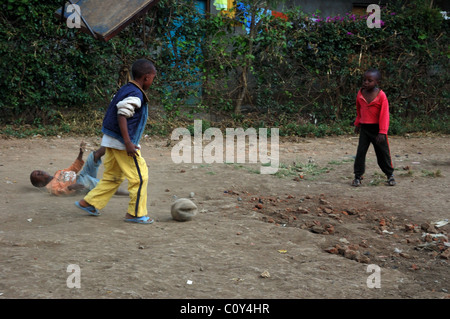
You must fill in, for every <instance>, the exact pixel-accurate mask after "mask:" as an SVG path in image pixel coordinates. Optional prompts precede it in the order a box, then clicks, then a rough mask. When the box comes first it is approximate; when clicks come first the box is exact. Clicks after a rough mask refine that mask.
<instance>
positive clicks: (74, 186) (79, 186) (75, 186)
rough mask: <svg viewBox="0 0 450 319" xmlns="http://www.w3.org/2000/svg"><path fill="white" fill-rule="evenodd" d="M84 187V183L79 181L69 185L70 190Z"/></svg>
mask: <svg viewBox="0 0 450 319" xmlns="http://www.w3.org/2000/svg"><path fill="white" fill-rule="evenodd" d="M83 188H84V185H82V184H78V183H75V184H72V185H69V186H67V189H68V190H69V191H77V190H81V189H83Z"/></svg>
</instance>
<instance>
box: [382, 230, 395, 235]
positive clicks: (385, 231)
mask: <svg viewBox="0 0 450 319" xmlns="http://www.w3.org/2000/svg"><path fill="white" fill-rule="evenodd" d="M383 233H385V234H389V235H392V234H393V232H391V231H387V230H386V229H385V230H383Z"/></svg>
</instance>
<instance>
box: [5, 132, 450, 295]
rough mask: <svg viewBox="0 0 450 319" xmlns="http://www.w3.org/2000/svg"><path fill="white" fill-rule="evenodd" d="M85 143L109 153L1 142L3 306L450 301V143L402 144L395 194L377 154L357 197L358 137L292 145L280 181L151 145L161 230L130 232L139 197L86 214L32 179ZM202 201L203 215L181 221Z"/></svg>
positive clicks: (163, 142) (44, 142)
mask: <svg viewBox="0 0 450 319" xmlns="http://www.w3.org/2000/svg"><path fill="white" fill-rule="evenodd" d="M82 139H84V140H85V141H86V142H87V143H88V147H89V149H91V150H93V149H95V148H96V147H98V145H99V142H100V139H99V138H98V137H84V138H81V137H80V138H74V137H52V138H46V137H41V136H35V137H33V138H30V139H0V299H31V298H33V299H35V298H37V299H41V298H58V299H78V298H88V299H90V298H105V299H110V298H111V299H112V298H114V299H116V298H117V299H118V298H125V299H129V298H146V299H147V298H148V299H150V298H151V299H160V298H161V299H162V298H169V299H172V298H176V299H184V298H190V299H197V298H199V299H200V298H201V299H216V298H233V299H234V298H243V299H247V298H252V299H269V298H270V299H309V298H318V299H329V298H337V299H386V298H396V299H397V298H399V299H424V298H427V299H446V298H450V272H449V258H450V256H449V255H450V254H449V253H450V247H449V245H448V242H447V240H448V233H449V231H450V224H446V225H443V226H440V224H437V225H435V224H433V223H435V222H439V221H444V220H445V219H448V218H449V217H450V213H449V203H450V198H449V193H450V192H449V191H450V137H448V136H426V135H425V136H423V135H422V136H420V137H417V136H409V137H391V138H390V146H391V152H392V159H393V162H394V166H395V168H396V173H395V174H396V179H397V182H398V184H397V185H396V186H395V187H390V186H387V185H385V183H384V177H383V176H381V171H380V169H379V168H378V166H377V164H376V159H375V154H374V152H373V148H372V147H371V148H370V150H369V153H368V155H367V172H366V175H365V178H364V180H363V185H362V186H361V187H359V188H354V187H351V186H350V183H351V179H352V168H353V155H354V154H355V151H356V147H357V138H356V137H355V136H342V137H332V138H320V139H315V138H298V139H291V140H286V141H282V143H280V162H281V164H282V165H281V168H282V169H280V170H279V172H278V173H277V174H276V175H261V174H258V171H259V168H260V166H261V164H260V163H257V164H248V163H247V164H233V163H231V164H230V163H228V164H225V163H219V164H217V163H214V164H205V163H200V164H195V163H191V164H188V163H182V164H174V163H173V161H172V160H171V157H170V154H171V149H172V146H173V142H172V145H171V146H168V143H167V141H168V140H167V139H158V138H153V137H152V138H149V137H146V138H145V139H144V141H143V142H142V154H143V156H144V158H145V159H146V161H147V164H148V166H149V175H150V176H149V189H148V208H149V212H150V216H151V217H153V218H154V219H155V223H154V224H151V225H136V224H130V223H125V222H123V217H124V215H125V211H126V207H127V204H128V198H127V197H123V196H115V197H113V198H112V200H111V201H110V202H109V204H108V205H107V206H106V208H105V209H103V210H102V215H101V216H99V217H94V216H89V215H87V214H85V213H84V212H82V211H81V210H79V209H78V208H77V207H76V206H75V205H74V202H75V201H76V200H78V199H81V198H82V194H78V195H74V196H66V197H56V196H51V195H49V194H47V193H46V192H45V191H43V190H42V189H38V188H35V187H33V186H32V185H31V184H30V181H29V174H30V172H31V171H32V170H34V169H42V170H45V171H47V172H49V173H54V172H55V171H56V170H58V169H62V168H65V167H68V166H69V165H70V164H71V163H72V161H73V160H74V159H75V158H76V156H77V154H78V146H79V144H80V142H81V140H82ZM86 156H87V153H86V154H85V157H84V158H86ZM101 172H102V170H101ZM101 172H100V174H101ZM283 173H285V174H284V175H283ZM191 192H193V193H194V197H193V198H192V200H193V201H194V202H195V203H196V205H197V206H198V210H199V213H198V214H197V216H195V217H194V219H193V220H192V221H188V222H177V221H174V220H173V219H172V217H171V214H170V205H171V203H172V202H173V200H174V198H175V196H177V197H189V196H190V195H191ZM443 224H445V222H444V223H443ZM439 226H440V227H439ZM69 265H77V266H78V267H79V270H80V272H79V273H78V274H79V275H80V276H79V277H77V279H73V278H74V277H73V273H72V272H71V269H70V268H69V269H68V267H69ZM373 267H375V268H373ZM377 267H379V268H377ZM69 279H70V280H69ZM78 279H79V281H77V280H78ZM68 282H69V285H68ZM76 282H78V283H79V284H80V288H76V287H73V285H72V287H70V286H71V285H70V283H72V284H73V283H76ZM378 284H379V285H378ZM377 285H378V286H377Z"/></svg>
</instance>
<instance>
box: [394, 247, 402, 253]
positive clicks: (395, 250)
mask: <svg viewBox="0 0 450 319" xmlns="http://www.w3.org/2000/svg"><path fill="white" fill-rule="evenodd" d="M401 252H402V250H401V249H398V248H395V249H394V253H397V254H400V253H401Z"/></svg>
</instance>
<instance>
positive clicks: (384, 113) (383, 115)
mask: <svg viewBox="0 0 450 319" xmlns="http://www.w3.org/2000/svg"><path fill="white" fill-rule="evenodd" d="M378 124H379V126H380V131H379V134H384V135H387V133H388V130H389V102H388V99H387V97H386V95H385V94H383V96H382V97H381V109H380V117H379V120H378Z"/></svg>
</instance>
